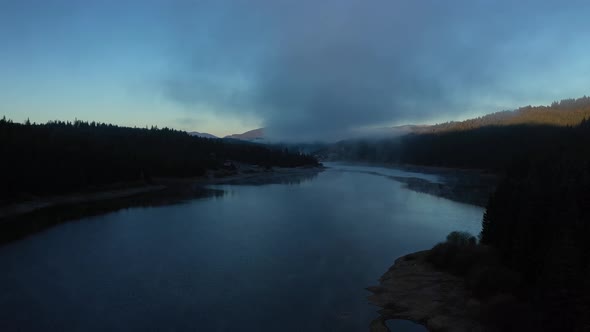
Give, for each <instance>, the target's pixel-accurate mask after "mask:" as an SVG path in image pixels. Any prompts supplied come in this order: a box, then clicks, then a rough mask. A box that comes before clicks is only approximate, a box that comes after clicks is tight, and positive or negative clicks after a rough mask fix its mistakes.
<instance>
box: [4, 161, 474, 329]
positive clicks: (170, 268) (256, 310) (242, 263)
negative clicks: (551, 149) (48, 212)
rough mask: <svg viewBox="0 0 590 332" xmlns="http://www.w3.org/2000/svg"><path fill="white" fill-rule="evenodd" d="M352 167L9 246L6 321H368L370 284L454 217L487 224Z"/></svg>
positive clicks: (341, 325)
mask: <svg viewBox="0 0 590 332" xmlns="http://www.w3.org/2000/svg"><path fill="white" fill-rule="evenodd" d="M348 170H349V169H348V168H339V166H337V165H336V166H335V167H334V168H330V169H328V170H326V171H324V172H321V173H319V174H316V175H314V176H312V177H303V178H302V180H298V181H292V182H289V183H290V184H289V185H285V184H276V183H275V184H268V185H231V184H228V185H219V186H213V188H216V189H222V190H224V191H225V192H226V193H227V194H225V195H223V196H217V197H210V198H204V199H196V200H192V201H189V202H186V203H185V204H179V205H171V206H159V207H145V208H132V209H125V210H121V211H118V212H114V213H110V214H107V215H103V216H97V217H92V218H85V219H82V220H80V221H79V222H75V223H67V224H62V225H59V226H56V227H53V228H51V229H49V230H47V231H44V232H42V233H38V234H36V235H33V236H31V237H28V238H25V239H23V240H21V241H18V242H14V243H10V244H8V245H6V246H4V247H1V248H0V266H2V273H1V274H0V330H1V331H15V330H24V331H31V330H34V331H105V330H126V331H140V330H141V331H142V330H176V331H189V330H200V331H235V330H242V331H364V330H367V328H368V324H369V322H370V321H371V320H372V319H373V318H375V317H376V316H377V315H376V313H375V310H377V308H375V307H372V306H370V305H368V304H367V300H366V297H367V296H368V292H366V291H365V290H364V288H365V287H366V286H368V285H372V284H374V283H375V281H376V280H377V279H378V278H379V277H380V276H381V275H382V274H383V273H384V272H385V271H386V270H387V268H388V267H389V266H390V265H391V264H393V261H394V260H395V258H397V257H399V256H401V255H404V254H406V253H409V252H412V251H416V250H421V249H425V248H429V247H431V246H432V245H433V244H434V243H436V242H437V241H440V240H442V239H444V237H445V236H446V234H447V233H449V232H450V231H452V230H463V231H469V232H471V233H477V232H479V229H480V222H481V215H482V209H481V208H479V207H476V206H472V205H466V204H461V203H456V202H453V201H450V200H447V199H443V198H438V197H435V196H432V195H426V194H422V193H417V192H414V191H411V190H407V189H405V188H404V187H403V185H402V184H401V183H399V182H396V181H390V180H386V181H385V180H384V178H383V177H381V176H375V175H373V174H366V173H362V172H364V171H368V172H372V171H374V170H372V169H371V168H370V167H357V168H356V169H354V170H355V172H350V171H348ZM404 175H407V176H415V174H406V173H404V172H402V173H401V174H399V175H398V176H404ZM397 331H402V329H397ZM408 331H409V330H408Z"/></svg>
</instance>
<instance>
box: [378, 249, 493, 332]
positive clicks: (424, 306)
mask: <svg viewBox="0 0 590 332" xmlns="http://www.w3.org/2000/svg"><path fill="white" fill-rule="evenodd" d="M427 253H428V251H421V252H417V253H413V254H410V255H406V256H403V257H400V258H399V259H397V260H396V261H395V264H394V265H393V266H392V267H391V268H390V269H389V271H387V272H386V273H385V274H384V275H383V276H382V277H381V279H379V281H380V284H379V285H378V286H372V287H368V288H367V290H369V291H370V292H372V293H373V295H371V296H369V301H370V302H371V303H373V304H375V305H377V306H379V307H381V308H382V309H381V310H379V313H380V315H381V316H380V317H379V318H377V319H375V320H374V321H373V322H372V323H371V326H370V329H371V331H374V332H376V331H379V332H381V331H389V329H388V328H387V327H386V326H385V321H386V320H388V319H407V320H411V321H414V322H417V323H420V324H423V325H425V326H426V328H427V329H428V330H429V331H435V332H436V331H458V332H462V331H484V327H483V326H482V325H481V324H480V323H479V322H477V321H476V320H474V319H472V318H470V317H471V316H472V315H470V313H472V312H474V311H475V310H477V306H479V304H478V303H477V301H476V300H473V299H470V298H469V293H468V291H467V290H466V289H465V286H464V281H463V279H461V278H459V277H456V276H454V275H451V274H449V273H446V272H442V271H439V270H437V269H435V268H434V267H433V266H432V265H430V264H429V263H428V262H426V261H425V257H426V255H427ZM394 332H395V331H394Z"/></svg>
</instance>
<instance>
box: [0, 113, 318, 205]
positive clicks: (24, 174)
mask: <svg viewBox="0 0 590 332" xmlns="http://www.w3.org/2000/svg"><path fill="white" fill-rule="evenodd" d="M0 155H1V156H2V162H1V163H0V177H1V179H0V181H1V183H2V186H1V187H0V202H2V201H4V202H7V201H15V200H22V199H27V198H30V197H33V196H37V195H47V194H62V193H69V192H79V191H86V190H95V189H100V188H101V187H103V186H105V185H110V184H116V183H125V182H132V181H143V182H145V181H147V182H149V181H150V180H151V179H152V178H154V177H189V176H201V175H204V174H205V172H206V171H207V170H214V169H218V168H220V167H222V165H223V163H224V161H226V160H231V161H234V162H241V163H249V164H257V165H260V166H264V167H271V166H278V167H295V166H306V165H318V162H317V160H316V159H315V158H314V157H312V156H309V155H306V154H301V153H299V152H298V151H293V152H290V151H289V150H288V149H284V148H280V147H273V146H269V145H260V144H254V143H248V142H242V141H237V140H222V139H208V138H200V137H194V136H190V135H189V134H187V133H185V132H182V131H177V130H173V129H168V128H163V129H158V128H157V127H152V128H127V127H119V126H115V125H111V124H105V123H96V122H83V121H79V120H76V121H73V122H63V121H51V122H48V123H45V124H32V123H30V122H29V121H28V120H27V121H26V122H25V123H23V124H21V123H14V122H12V121H10V120H7V119H6V118H2V119H0Z"/></svg>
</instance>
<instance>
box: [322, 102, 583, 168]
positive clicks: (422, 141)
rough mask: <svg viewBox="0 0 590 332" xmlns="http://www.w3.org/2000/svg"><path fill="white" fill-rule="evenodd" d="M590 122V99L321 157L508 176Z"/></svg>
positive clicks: (338, 148) (343, 147) (329, 151)
mask: <svg viewBox="0 0 590 332" xmlns="http://www.w3.org/2000/svg"><path fill="white" fill-rule="evenodd" d="M586 118H590V98H588V97H583V98H579V99H567V100H562V101H560V102H555V103H553V104H552V105H551V106H541V107H530V106H529V107H524V108H520V109H519V110H517V111H510V112H499V113H494V114H490V115H487V116H484V117H481V118H477V119H472V120H467V121H463V122H451V123H448V124H442V125H437V126H433V127H427V128H424V129H420V130H421V131H422V130H423V131H424V132H420V133H416V132H414V133H410V134H407V135H404V136H401V137H395V138H388V139H372V140H371V139H362V140H348V141H341V142H338V143H335V144H333V145H331V146H329V147H327V148H323V149H321V150H320V151H318V152H317V155H319V156H321V157H322V158H325V159H329V160H334V159H336V160H349V161H368V162H385V163H399V164H417V165H428V166H442V167H459V168H480V169H491V170H494V171H502V170H503V169H505V167H507V166H508V164H509V163H510V162H511V161H512V160H514V159H526V158H528V156H529V155H535V154H542V153H543V151H545V150H546V149H548V148H556V147H558V146H559V145H560V144H571V142H568V141H567V140H564V139H561V137H571V135H569V134H568V133H569V132H571V130H572V129H571V127H572V126H576V125H578V124H580V123H581V122H582V121H583V120H584V119H586Z"/></svg>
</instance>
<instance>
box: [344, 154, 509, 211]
mask: <svg viewBox="0 0 590 332" xmlns="http://www.w3.org/2000/svg"><path fill="white" fill-rule="evenodd" d="M344 165H353V166H371V167H381V168H385V169H393V170H401V171H405V172H410V173H420V174H429V175H434V176H436V177H437V178H438V181H430V180H427V179H424V178H421V177H403V176H393V175H387V174H379V173H372V174H375V175H380V176H383V177H385V178H388V179H391V180H394V181H397V182H401V183H403V185H404V187H405V188H407V189H409V190H412V191H415V192H419V193H424V194H428V195H433V196H437V197H442V198H446V199H449V200H452V201H456V202H461V203H466V204H471V205H477V206H481V207H485V206H486V205H487V203H488V199H489V197H490V195H491V194H492V193H493V192H494V191H495V190H496V186H497V184H498V182H499V181H500V175H499V174H495V173H492V172H490V171H487V170H481V169H461V168H445V167H434V166H418V165H398V164H385V163H379V164H369V163H361V162H354V163H344Z"/></svg>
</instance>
